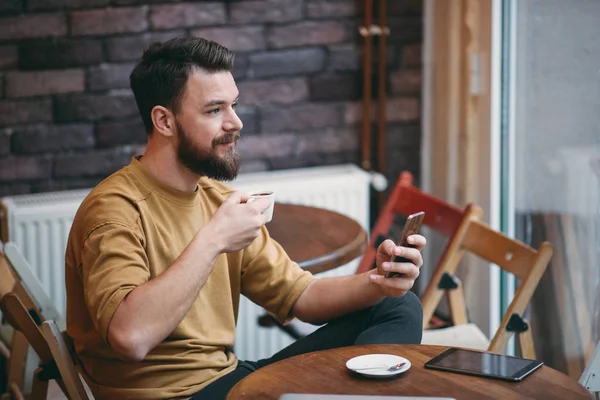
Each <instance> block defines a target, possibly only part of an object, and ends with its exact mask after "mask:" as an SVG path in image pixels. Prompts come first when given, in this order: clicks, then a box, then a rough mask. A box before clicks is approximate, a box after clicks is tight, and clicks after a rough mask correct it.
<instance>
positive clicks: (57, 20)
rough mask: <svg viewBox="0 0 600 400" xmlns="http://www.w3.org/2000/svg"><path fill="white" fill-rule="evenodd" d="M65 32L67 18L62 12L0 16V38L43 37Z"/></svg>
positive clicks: (61, 34) (64, 33) (60, 34)
mask: <svg viewBox="0 0 600 400" xmlns="http://www.w3.org/2000/svg"><path fill="white" fill-rule="evenodd" d="M66 34H67V18H66V16H65V15H64V14H62V13H49V14H30V15H19V16H17V17H8V18H0V40H14V39H27V38H43V37H48V36H63V35H66Z"/></svg>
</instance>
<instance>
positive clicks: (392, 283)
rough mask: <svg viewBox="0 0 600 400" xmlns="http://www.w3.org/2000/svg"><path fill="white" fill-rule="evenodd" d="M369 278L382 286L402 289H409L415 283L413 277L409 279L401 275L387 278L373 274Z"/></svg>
mask: <svg viewBox="0 0 600 400" xmlns="http://www.w3.org/2000/svg"><path fill="white" fill-rule="evenodd" d="M369 278H370V279H371V282H373V283H376V284H378V285H380V286H381V287H384V288H387V289H393V290H401V291H409V290H410V289H411V288H412V287H413V285H414V283H415V281H414V280H413V279H407V278H404V277H401V276H399V277H392V278H386V277H385V276H382V275H376V274H371V275H370V277H369Z"/></svg>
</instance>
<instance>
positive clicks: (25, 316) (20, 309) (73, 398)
mask: <svg viewBox="0 0 600 400" xmlns="http://www.w3.org/2000/svg"><path fill="white" fill-rule="evenodd" d="M0 309H1V310H2V313H3V314H4V316H5V318H6V320H7V321H8V323H9V324H11V325H12V326H13V328H14V329H15V330H17V331H19V332H21V333H22V334H23V335H24V337H25V338H26V339H27V341H28V343H29V344H31V347H33V349H34V350H35V352H36V354H37V355H38V357H39V358H40V363H41V367H40V369H39V370H38V371H36V374H35V377H34V378H35V379H34V384H33V392H32V393H36V394H37V396H33V395H32V400H36V399H34V397H38V396H39V398H45V396H46V394H47V383H45V384H44V383H41V385H40V386H41V387H42V389H41V390H40V389H39V388H36V385H37V384H38V383H40V382H41V381H43V382H47V381H48V380H50V379H54V380H56V382H57V383H58V385H59V386H60V388H61V389H62V391H63V392H64V393H65V395H67V397H68V398H69V399H70V400H79V399H81V400H85V399H89V397H88V395H87V393H86V391H85V388H84V386H83V384H82V382H81V379H80V378H79V374H78V372H77V370H76V369H75V367H74V362H73V358H72V357H71V355H70V354H68V353H65V349H67V348H68V347H67V346H66V344H65V341H64V339H63V337H62V336H60V330H58V327H57V326H56V323H55V322H54V321H43V322H42V323H41V327H40V325H38V324H37V322H36V321H34V319H33V318H32V316H31V314H30V313H29V312H28V310H27V309H26V308H25V305H24V304H23V303H22V302H21V299H20V298H19V297H18V296H17V295H16V294H15V293H8V294H7V295H5V296H3V298H2V300H1V301H0ZM55 331H58V332H59V336H60V340H59V339H57V338H56V337H55V336H56V333H55ZM66 354H68V357H67V355H66Z"/></svg>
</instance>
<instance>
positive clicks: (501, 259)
mask: <svg viewBox="0 0 600 400" xmlns="http://www.w3.org/2000/svg"><path fill="white" fill-rule="evenodd" d="M462 246H463V247H464V248H465V249H467V250H469V251H470V252H472V253H474V254H476V255H478V256H480V257H482V258H484V259H486V260H487V261H490V262H492V263H494V264H497V265H498V266H500V267H502V268H503V269H504V270H506V271H508V272H510V273H512V274H514V275H515V276H517V277H518V278H519V279H526V278H527V276H528V274H529V271H530V270H531V268H532V266H533V264H534V262H535V258H536V251H535V250H534V249H532V248H531V247H529V246H526V245H525V244H523V243H521V242H519V241H515V240H512V239H511V238H509V237H508V236H506V235H504V234H502V233H500V232H496V231H494V230H493V229H491V228H490V227H489V226H487V225H485V224H483V223H480V222H478V221H473V222H472V223H471V226H470V227H469V231H468V234H467V235H466V236H465V241H464V242H463V244H462Z"/></svg>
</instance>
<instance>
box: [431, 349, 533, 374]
mask: <svg viewBox="0 0 600 400" xmlns="http://www.w3.org/2000/svg"><path fill="white" fill-rule="evenodd" d="M542 365H543V362H541V361H536V360H528V359H525V358H519V357H512V356H506V355H501V354H492V353H484V352H479V351H475V350H467V349H458V348H450V349H448V350H446V351H444V352H443V353H441V354H439V355H437V356H435V357H434V358H432V359H431V360H429V361H427V362H426V363H425V368H430V369H439V370H444V371H450V372H458V373H463V374H469V375H477V376H484V377H488V378H495V379H504V380H509V381H520V380H522V379H523V378H524V377H526V376H527V375H529V374H530V373H532V372H533V371H535V370H536V369H537V368H539V367H541V366H542Z"/></svg>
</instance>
